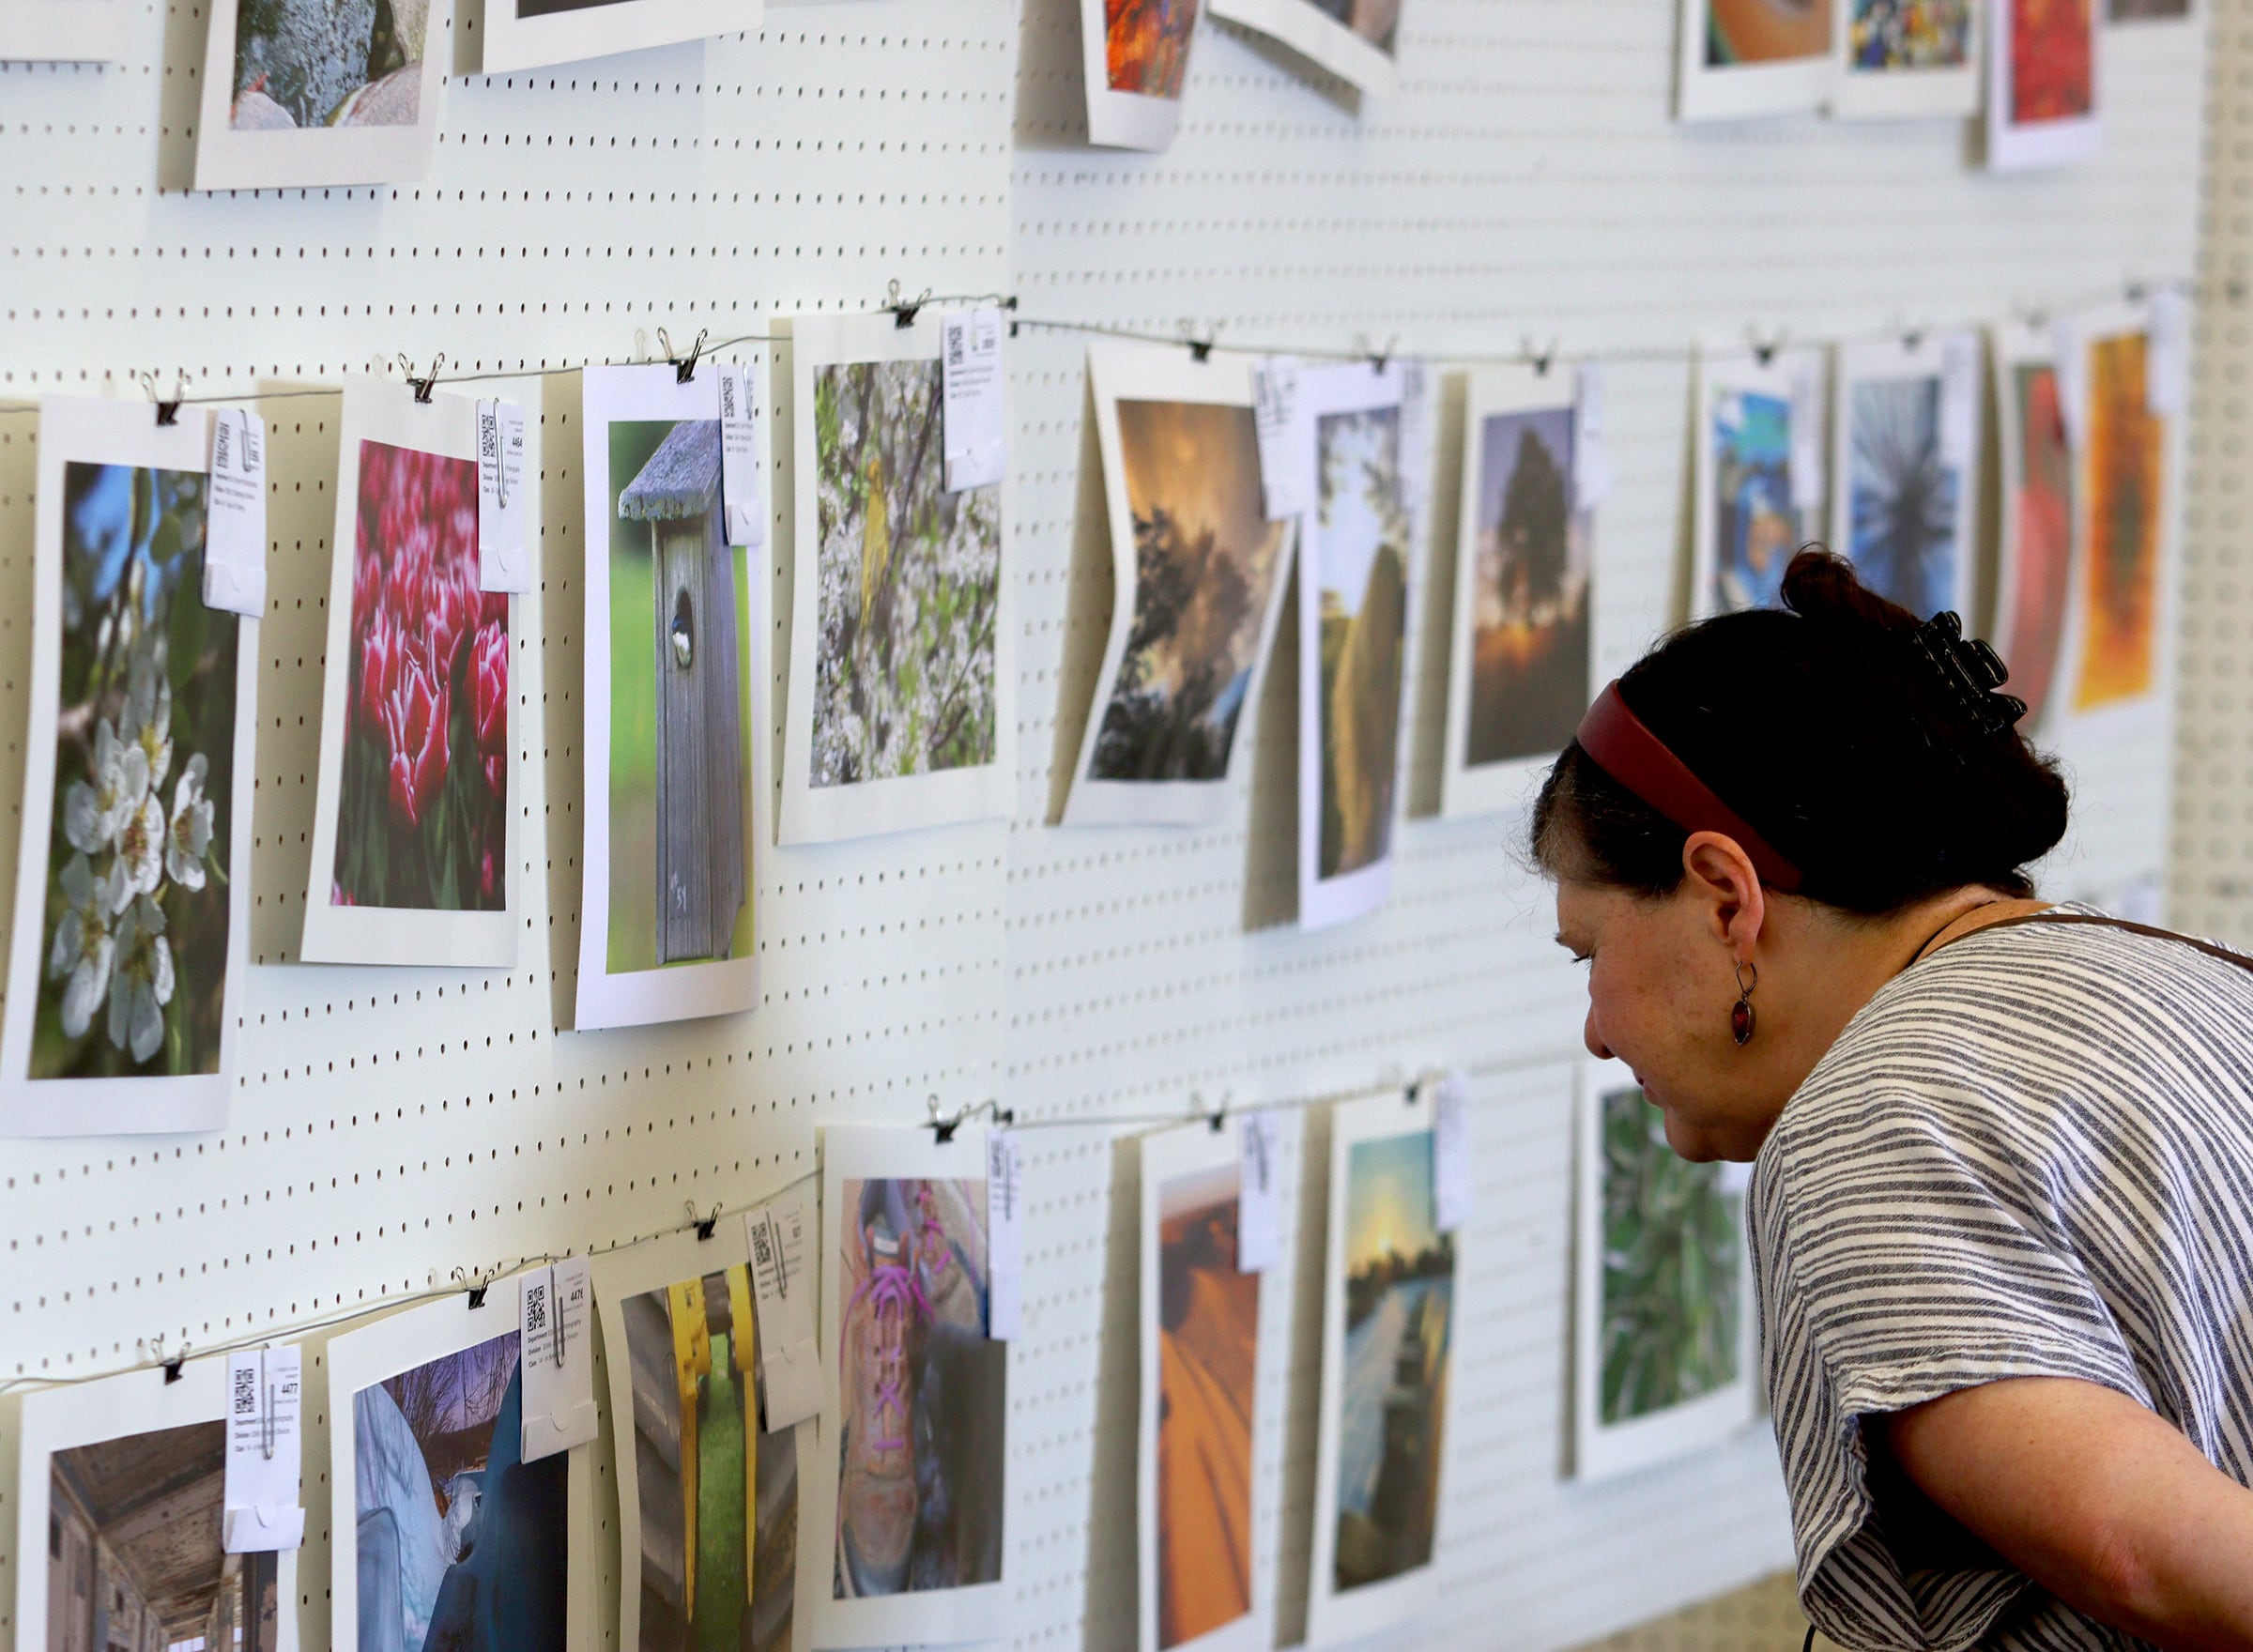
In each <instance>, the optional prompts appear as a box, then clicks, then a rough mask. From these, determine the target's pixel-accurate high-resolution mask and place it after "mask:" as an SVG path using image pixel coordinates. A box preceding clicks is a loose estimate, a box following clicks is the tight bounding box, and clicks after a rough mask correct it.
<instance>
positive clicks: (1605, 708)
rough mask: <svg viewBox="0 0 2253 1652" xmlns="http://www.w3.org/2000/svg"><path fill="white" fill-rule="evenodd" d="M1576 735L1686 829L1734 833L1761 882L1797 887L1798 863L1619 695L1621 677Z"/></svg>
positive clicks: (1602, 763)
mask: <svg viewBox="0 0 2253 1652" xmlns="http://www.w3.org/2000/svg"><path fill="white" fill-rule="evenodd" d="M1576 738H1577V739H1578V740H1579V742H1580V749H1581V750H1582V751H1584V752H1586V753H1587V754H1588V757H1589V759H1590V760H1591V761H1592V762H1594V763H1595V765H1596V766H1597V767H1598V768H1599V769H1602V771H1603V772H1605V773H1606V774H1609V775H1610V776H1611V777H1612V778H1613V779H1614V780H1617V782H1618V783H1619V784H1620V785H1622V786H1624V787H1626V788H1627V789H1628V790H1630V791H1632V792H1633V793H1634V794H1635V795H1636V796H1637V797H1639V798H1641V799H1642V800H1643V801H1644V802H1645V803H1648V804H1649V805H1650V806H1651V807H1652V808H1654V809H1656V810H1658V812H1659V813H1660V814H1662V815H1663V816H1665V817H1666V818H1668V819H1669V820H1672V821H1673V822H1674V823H1675V824H1676V825H1677V826H1679V827H1680V828H1681V829H1682V830H1683V831H1684V832H1719V833H1722V834H1725V835H1727V836H1730V837H1733V838H1735V839H1736V840H1737V845H1738V847H1739V848H1740V849H1743V850H1744V853H1745V858H1746V859H1748V860H1750V861H1751V862H1752V863H1753V870H1755V872H1757V873H1759V874H1760V881H1761V882H1763V883H1765V884H1767V885H1768V886H1769V887H1770V888H1771V889H1778V890H1782V891H1784V892H1785V893H1786V894H1789V893H1790V892H1791V891H1793V890H1795V889H1797V888H1799V886H1800V869H1799V868H1798V867H1797V866H1795V865H1793V864H1791V863H1790V862H1789V861H1787V860H1786V859H1785V858H1784V857H1783V856H1782V855H1780V854H1778V853H1777V852H1776V851H1775V850H1774V849H1772V848H1770V845H1769V841H1768V839H1767V838H1765V837H1763V836H1761V835H1760V834H1759V833H1757V832H1755V830H1753V828H1752V826H1751V825H1750V824H1749V823H1748V822H1747V821H1746V820H1745V818H1744V817H1742V816H1741V815H1740V814H1738V813H1737V811H1736V810H1734V809H1732V808H1730V807H1729V805H1728V804H1726V803H1723V802H1722V801H1721V799H1720V798H1719V797H1718V796H1717V795H1715V793H1714V790H1713V788H1711V787H1709V786H1708V785H1707V784H1706V783H1705V782H1704V781H1702V780H1700V779H1699V778H1698V777H1697V776H1696V775H1694V774H1693V773H1692V772H1690V770H1689V767H1688V765H1686V764H1685V763H1684V762H1683V761H1682V759H1681V758H1679V757H1676V756H1675V755H1674V754H1673V753H1672V752H1670V751H1668V750H1667V749H1666V745H1665V742H1663V741H1662V740H1660V739H1659V737H1658V736H1657V735H1655V734H1653V733H1651V731H1650V730H1649V729H1648V728H1647V727H1644V724H1643V719H1642V718H1640V717H1638V716H1636V715H1635V713H1634V712H1633V711H1632V710H1630V709H1629V707H1628V703H1627V702H1626V701H1625V700H1623V699H1621V698H1620V697H1619V685H1618V684H1617V682H1614V683H1612V684H1610V685H1609V686H1607V687H1606V688H1605V689H1604V691H1603V692H1602V694H1600V695H1598V696H1596V703H1595V704H1594V705H1592V706H1590V707H1589V708H1588V714H1587V715H1586V716H1585V717H1583V718H1582V719H1581V720H1580V732H1579V734H1578V736H1577V737H1576Z"/></svg>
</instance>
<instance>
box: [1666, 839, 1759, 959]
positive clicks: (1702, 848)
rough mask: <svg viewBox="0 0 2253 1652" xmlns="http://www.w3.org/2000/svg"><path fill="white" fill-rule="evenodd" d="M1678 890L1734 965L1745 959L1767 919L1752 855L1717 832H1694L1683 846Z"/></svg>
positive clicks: (1750, 952)
mask: <svg viewBox="0 0 2253 1652" xmlns="http://www.w3.org/2000/svg"><path fill="white" fill-rule="evenodd" d="M1682 876H1683V882H1682V887H1683V890H1684V891H1685V892H1686V893H1687V894H1688V895H1689V896H1690V898H1691V899H1693V900H1694V901H1696V902H1698V903H1699V905H1700V906H1701V907H1702V908H1703V909H1704V911H1703V917H1704V927H1705V928H1706V930H1707V932H1708V933H1709V934H1710V935H1711V936H1712V937H1713V939H1714V940H1716V941H1723V942H1725V943H1726V944H1727V946H1728V948H1729V951H1730V953H1731V954H1732V956H1734V957H1735V958H1736V960H1737V961H1738V962H1739V963H1749V962H1750V961H1751V960H1752V956H1753V948H1754V947H1755V945H1756V944H1757V943H1758V941H1759V940H1760V926H1761V925H1762V924H1763V923H1765V922H1766V921H1767V918H1768V897H1767V892H1766V891H1765V890H1763V889H1762V888H1761V887H1760V874H1759V873H1757V872H1755V870H1753V862H1752V857H1751V856H1749V855H1747V854H1746V853H1745V852H1744V848H1743V846H1742V845H1740V843H1739V842H1738V841H1737V840H1736V839H1735V838H1734V837H1731V836H1729V835H1727V834H1725V833H1721V832H1693V833H1692V834H1690V837H1689V841H1687V842H1686V843H1684V844H1683V845H1682Z"/></svg>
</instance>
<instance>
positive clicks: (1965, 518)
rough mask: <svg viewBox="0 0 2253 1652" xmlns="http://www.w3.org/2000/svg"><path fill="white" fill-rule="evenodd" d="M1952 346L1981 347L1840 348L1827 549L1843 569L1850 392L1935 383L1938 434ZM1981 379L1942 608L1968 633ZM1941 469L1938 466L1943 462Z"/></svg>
mask: <svg viewBox="0 0 2253 1652" xmlns="http://www.w3.org/2000/svg"><path fill="white" fill-rule="evenodd" d="M1951 342H1954V343H1957V344H1969V345H1970V347H1971V348H1973V349H1974V350H1976V349H1978V348H1979V347H1980V339H1979V335H1978V334H1977V333H1974V332H1970V331H1969V330H1967V331H1963V332H1951V333H1936V334H1930V335H1920V336H1916V337H1913V338H1912V337H1904V338H1901V339H1897V340H1889V341H1887V342H1884V343H1881V344H1841V345H1839V346H1838V352H1837V359H1836V360H1835V361H1833V363H1832V373H1831V524H1830V542H1831V549H1832V551H1834V552H1836V553H1837V554H1838V555H1839V556H1841V557H1844V558H1847V560H1848V561H1849V562H1850V561H1852V560H1853V559H1854V556H1853V543H1854V463H1853V462H1854V387H1855V386H1856V385H1860V384H1882V383H1886V382H1889V381H1892V380H1895V379H1916V378H1932V379H1938V380H1939V384H1940V401H1941V411H1940V415H1939V417H1940V421H1941V424H1942V426H1943V428H1944V427H1945V425H1946V422H1947V419H1948V414H1947V410H1946V403H1947V398H1948V371H1947V363H1948V345H1949V344H1950V343H1951ZM1984 382H1985V381H1984V379H1983V378H1982V377H1981V375H1976V374H1975V375H1973V377H1972V381H1971V383H1972V395H1973V403H1972V412H1971V433H1972V434H1971V456H1970V458H1969V460H1968V461H1967V462H1966V463H1965V464H1963V465H1961V466H1958V467H1953V468H1954V469H1955V471H1956V486H1955V582H1954V587H1953V589H1951V590H1950V591H1949V595H1948V603H1947V606H1948V608H1950V609H1952V610H1953V611H1954V613H1955V615H1956V617H1957V618H1958V619H1962V620H1963V621H1964V622H1965V624H1966V626H1967V627H1969V624H1970V622H1971V617H1972V612H1973V608H1972V604H1973V601H1974V599H1975V598H1976V596H1977V594H1978V589H1979V578H1978V574H1979V562H1980V555H1981V551H1982V546H1981V545H1980V543H1979V490H1980V480H1981V478H1982V476H1983V475H1984V474H1985V472H1984V471H1983V470H1982V469H1981V461H1982V459H1983V457H1984V455H1983V454H1982V453H1981V451H1980V439H1979V438H1980V431H1981V426H1982V424H1983V423H1984V421H1982V420H1981V419H1980V417H1979V398H1980V391H1981V387H1982V386H1983V385H1984ZM1943 462H1944V461H1943ZM1917 618H1918V619H1920V620H1923V619H1931V618H1932V616H1931V615H1930V614H1919V615H1918V616H1917Z"/></svg>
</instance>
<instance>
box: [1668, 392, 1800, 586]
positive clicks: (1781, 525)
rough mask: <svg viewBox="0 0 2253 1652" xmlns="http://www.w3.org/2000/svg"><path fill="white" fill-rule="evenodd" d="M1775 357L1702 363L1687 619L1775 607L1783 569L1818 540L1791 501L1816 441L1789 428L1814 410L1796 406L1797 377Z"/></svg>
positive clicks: (1798, 507)
mask: <svg viewBox="0 0 2253 1652" xmlns="http://www.w3.org/2000/svg"><path fill="white" fill-rule="evenodd" d="M1803 368H1804V363H1801V362H1792V361H1786V359H1784V358H1781V357H1778V358H1776V359H1774V360H1773V361H1771V362H1770V363H1768V364H1766V365H1763V364H1761V363H1760V362H1759V361H1757V360H1756V359H1754V358H1752V357H1749V356H1746V357H1706V358H1702V359H1701V360H1700V362H1699V365H1698V374H1697V385H1698V389H1697V395H1698V404H1697V430H1696V444H1697V467H1696V475H1695V479H1694V487H1695V491H1696V500H1695V505H1694V510H1695V518H1694V523H1693V525H1692V532H1693V536H1694V550H1695V555H1694V558H1693V563H1692V568H1693V574H1692V583H1691V591H1690V617H1691V618H1692V619H1705V618H1707V617H1708V616H1709V615H1713V614H1733V613H1737V612H1739V611H1740V610H1742V609H1745V608H1766V607H1773V606H1775V605H1776V604H1777V603H1778V602H1780V601H1781V600H1782V597H1783V591H1784V571H1785V569H1786V568H1787V567H1789V566H1790V564H1791V558H1792V557H1793V556H1794V555H1795V554H1796V553H1797V552H1798V550H1799V548H1800V546H1801V545H1802V544H1805V543H1807V542H1808V541H1809V540H1811V539H1813V538H1815V537H1816V533H1817V528H1816V522H1817V517H1816V512H1812V511H1805V510H1802V509H1801V507H1800V506H1799V505H1798V504H1797V503H1796V502H1795V501H1796V497H1797V495H1796V490H1795V480H1796V479H1795V477H1794V474H1793V473H1794V470H1795V469H1796V467H1798V466H1799V465H1800V464H1801V463H1804V462H1805V461H1806V458H1807V449H1808V448H1810V447H1814V448H1815V450H1816V454H1817V456H1818V457H1819V454H1820V447H1819V445H1818V444H1816V443H1812V442H1809V441H1808V440H1807V433H1804V432H1800V431H1796V430H1795V429H1794V424H1795V421H1798V420H1800V419H1802V418H1819V417H1820V410H1819V409H1818V408H1815V407H1813V406H1812V405H1810V406H1805V407H1802V406H1801V405H1797V401H1796V399H1795V397H1794V394H1793V390H1794V375H1795V372H1799V371H1801V370H1803Z"/></svg>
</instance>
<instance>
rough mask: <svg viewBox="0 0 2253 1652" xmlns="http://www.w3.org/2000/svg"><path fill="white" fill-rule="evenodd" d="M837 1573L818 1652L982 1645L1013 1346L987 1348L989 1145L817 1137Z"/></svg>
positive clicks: (993, 1576) (822, 1614)
mask: <svg viewBox="0 0 2253 1652" xmlns="http://www.w3.org/2000/svg"><path fill="white" fill-rule="evenodd" d="M822 1166H823V1176H824V1184H823V1194H822V1217H821V1219H822V1222H823V1225H824V1227H825V1229H826V1230H827V1244H826V1246H825V1248H826V1250H827V1253H828V1254H827V1261H826V1264H825V1265H824V1267H823V1268H822V1278H821V1292H822V1302H823V1307H824V1314H823V1324H824V1326H825V1327H826V1331H825V1336H824V1346H825V1348H826V1350H827V1354H826V1357H825V1358H824V1359H823V1362H822V1364H823V1373H822V1374H823V1382H824V1384H825V1386H826V1388H827V1406H826V1409H825V1411H824V1415H823V1427H822V1430H821V1436H820V1438H821V1441H822V1446H821V1450H822V1452H823V1453H824V1455H825V1456H826V1457H827V1461H825V1462H824V1464H823V1465H822V1470H821V1475H820V1478H821V1480H822V1481H823V1489H824V1491H825V1493H826V1495H827V1499H828V1503H827V1507H826V1510H825V1516H826V1518H825V1520H824V1522H823V1527H822V1529H823V1535H824V1537H826V1538H827V1546H828V1550H829V1560H828V1563H827V1565H826V1566H824V1567H823V1568H822V1569H821V1572H820V1574H819V1575H820V1582H819V1583H817V1585H816V1588H815V1594H816V1602H815V1606H814V1609H813V1610H812V1612H811V1614H810V1617H811V1630H812V1639H813V1644H815V1645H816V1646H859V1645H874V1644H893V1643H894V1642H895V1641H897V1640H903V1639H912V1640H920V1641H925V1642H940V1641H959V1640H972V1639H977V1638H981V1637H982V1636H983V1635H984V1634H985V1633H987V1632H988V1626H989V1624H990V1622H991V1621H992V1619H991V1616H990V1614H991V1613H992V1611H993V1610H995V1608H996V1603H997V1602H998V1600H999V1598H1000V1594H1001V1590H1002V1588H1003V1587H1004V1584H1003V1581H1002V1557H1003V1553H1004V1549H1003V1539H1004V1530H1003V1512H1004V1507H1006V1499H1005V1495H1004V1492H1005V1481H1006V1476H1005V1467H1006V1459H1007V1449H1006V1447H1007V1415H1008V1386H1009V1382H1008V1379H1009V1345H1008V1344H1007V1343H1006V1342H997V1341H995V1340H993V1339H992V1338H989V1336H987V1334H986V1324H987V1322H986V1311H987V1296H988V1287H989V1259H988V1251H987V1236H986V1172H985V1139H984V1137H983V1136H982V1135H981V1136H979V1137H978V1138H977V1139H976V1140H969V1139H967V1138H963V1139H958V1140H953V1141H947V1142H937V1141H934V1140H932V1138H931V1135H930V1133H929V1132H928V1131H916V1130H881V1129H847V1128H836V1129H830V1130H825V1131H824V1132H823V1133H822Z"/></svg>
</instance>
